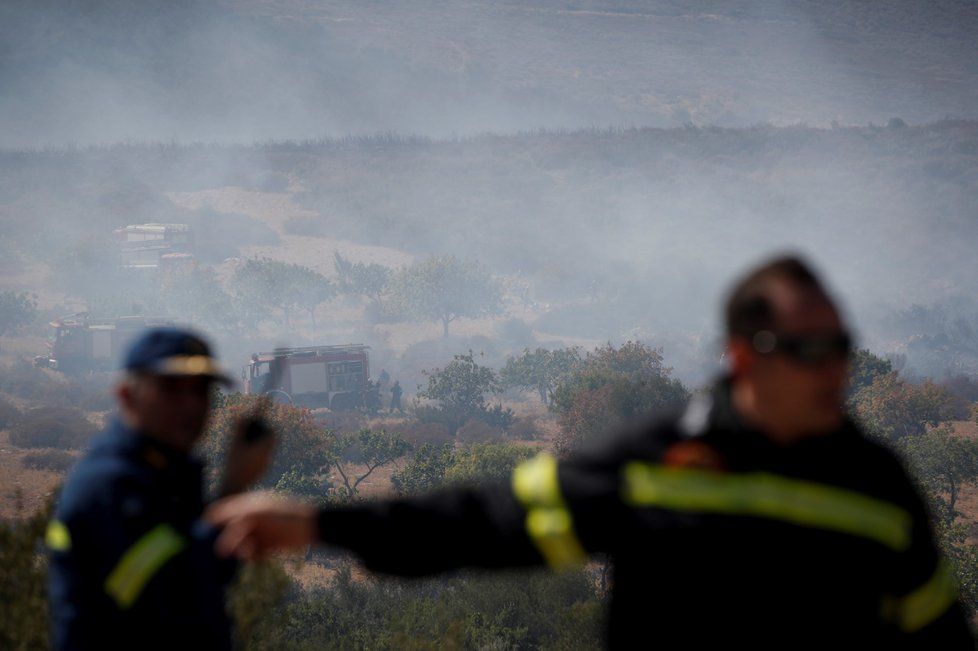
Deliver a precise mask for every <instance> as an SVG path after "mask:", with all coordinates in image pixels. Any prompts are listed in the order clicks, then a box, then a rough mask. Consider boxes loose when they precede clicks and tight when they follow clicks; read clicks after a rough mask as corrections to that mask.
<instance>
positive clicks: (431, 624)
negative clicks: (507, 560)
mask: <svg viewBox="0 0 978 651" xmlns="http://www.w3.org/2000/svg"><path fill="white" fill-rule="evenodd" d="M250 583H251V584H253V585H248V584H243V585H242V587H241V588H239V591H238V595H237V597H236V600H237V601H236V603H242V602H245V603H250V604H253V607H251V608H249V609H247V610H245V609H243V608H241V607H237V608H235V612H238V611H245V612H246V614H247V615H248V616H247V617H244V618H238V621H244V622H245V623H249V622H253V623H255V624H253V625H252V626H250V627H248V628H245V627H239V633H241V632H244V630H250V631H251V635H250V636H248V637H246V638H239V641H240V642H243V643H244V645H245V648H288V649H318V648H323V647H324V646H325V647H328V648H334V649H442V648H445V649H548V648H549V649H557V648H560V649H594V648H600V647H601V644H602V636H601V630H602V623H603V618H604V608H603V604H602V600H601V597H600V596H599V595H598V594H597V591H596V590H595V587H594V585H595V581H594V579H593V577H592V576H591V574H590V573H589V571H587V570H579V571H574V572H565V573H561V574H551V573H547V572H542V571H536V572H526V571H523V572H507V573H494V574H477V573H464V574H462V575H459V576H456V577H453V578H445V577H437V578H431V579H425V580H414V581H403V580H393V579H382V580H377V579H365V580H361V579H357V578H355V577H354V575H353V571H352V567H351V566H350V564H349V563H344V564H343V565H341V566H340V568H339V571H338V572H337V573H336V574H335V575H334V577H333V579H332V582H331V583H330V585H329V586H327V587H325V588H317V589H314V590H311V591H309V592H303V591H299V590H292V592H291V594H290V595H289V597H288V598H287V601H286V603H285V604H284V605H282V606H278V607H275V605H274V604H275V600H274V599H272V598H270V596H271V595H274V594H282V592H283V589H282V582H281V574H280V575H279V577H278V580H275V579H274V578H265V580H263V581H261V582H257V581H254V579H252V580H251V582H250ZM256 606H257V607H256ZM263 618H264V619H263ZM265 620H270V621H273V622H275V625H269V624H268V621H265Z"/></svg>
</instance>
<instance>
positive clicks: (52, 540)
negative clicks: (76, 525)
mask: <svg viewBox="0 0 978 651" xmlns="http://www.w3.org/2000/svg"><path fill="white" fill-rule="evenodd" d="M44 542H45V543H46V544H47V546H48V548H49V549H52V550H54V551H56V552H66V551H68V550H69V549H71V534H70V533H68V527H66V526H65V525H64V523H63V522H59V521H58V520H51V521H50V522H48V530H47V531H46V532H45V534H44Z"/></svg>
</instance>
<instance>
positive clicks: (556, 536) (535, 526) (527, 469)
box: [512, 454, 587, 570]
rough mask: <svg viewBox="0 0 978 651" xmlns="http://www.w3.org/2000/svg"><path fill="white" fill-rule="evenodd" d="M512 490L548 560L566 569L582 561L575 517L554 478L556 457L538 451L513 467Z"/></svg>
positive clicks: (536, 541)
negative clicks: (532, 456) (527, 459)
mask: <svg viewBox="0 0 978 651" xmlns="http://www.w3.org/2000/svg"><path fill="white" fill-rule="evenodd" d="M512 485H513V494H514V495H516V498H517V499H518V500H519V501H520V503H522V504H523V506H524V507H525V508H526V530H527V533H528V534H529V535H530V539H531V540H533V543H534V544H535V545H536V547H537V549H538V550H539V551H540V555H541V556H543V558H544V560H546V561H547V564H548V565H549V566H550V567H552V568H554V569H558V570H561V569H567V568H570V567H574V566H578V565H582V564H584V562H585V561H586V560H587V553H586V552H585V551H584V547H583V546H582V545H581V543H580V541H579V540H578V539H577V535H576V534H575V533H574V519H573V517H571V513H570V510H569V509H568V508H567V505H566V504H564V499H563V497H562V496H561V494H560V483H559V481H558V480H557V460H556V459H555V458H554V457H552V456H550V455H549V454H539V455H537V456H536V457H534V458H533V459H530V460H529V461H525V462H523V463H521V464H520V465H518V466H517V467H516V469H515V470H514V471H513V477H512Z"/></svg>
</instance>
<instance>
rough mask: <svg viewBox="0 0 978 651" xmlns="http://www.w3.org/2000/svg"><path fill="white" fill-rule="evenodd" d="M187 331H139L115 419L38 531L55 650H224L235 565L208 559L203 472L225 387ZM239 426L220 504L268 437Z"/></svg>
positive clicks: (257, 463) (260, 465)
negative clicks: (200, 449)
mask: <svg viewBox="0 0 978 651" xmlns="http://www.w3.org/2000/svg"><path fill="white" fill-rule="evenodd" d="M228 381H229V380H228V378H227V376H226V375H225V374H224V373H223V371H221V370H220V369H219V368H218V366H217V363H216V362H215V360H214V358H213V356H212V355H211V352H210V348H209V347H208V345H207V344H206V343H205V342H204V341H203V340H202V339H200V338H199V337H198V336H196V335H195V334H193V333H190V332H186V331H183V330H177V329H172V328H161V329H155V330H150V331H149V332H147V333H146V334H145V335H143V336H142V337H141V338H139V339H138V340H137V341H136V342H134V344H133V346H132V348H131V350H130V351H129V353H128V355H127V357H126V360H125V377H124V378H123V380H122V381H121V382H120V383H119V385H118V386H117V387H116V390H115V392H116V398H117V399H118V403H119V413H118V416H117V417H115V418H114V419H113V420H112V422H111V424H110V425H109V427H108V428H107V430H106V431H105V433H104V434H103V435H102V436H101V437H99V438H98V439H96V441H95V442H94V444H93V445H92V448H91V449H90V450H89V451H88V453H87V454H86V455H85V457H84V458H83V459H82V460H81V461H79V463H78V465H77V466H75V469H74V470H73V471H72V473H71V475H70V477H69V478H68V481H67V483H66V484H65V486H64V489H63V490H62V492H61V496H60V499H59V500H58V504H57V507H56V509H55V514H54V519H53V520H52V521H51V522H50V524H49V526H48V531H47V536H46V540H47V546H48V548H49V550H50V573H49V581H50V585H49V588H50V601H51V617H52V625H53V646H54V648H55V649H123V648H127V649H128V648H132V649H166V650H168V651H172V650H173V649H191V648H194V649H196V648H206V649H229V648H231V629H230V623H229V621H228V618H227V615H226V614H225V611H224V603H225V594H224V591H225V587H226V586H227V584H228V581H229V580H230V579H231V576H232V573H233V571H234V565H233V564H229V563H227V562H226V561H222V560H219V559H218V558H217V557H216V556H215V555H214V553H213V546H214V538H215V537H216V531H215V530H214V529H213V528H212V527H211V526H209V525H207V524H206V523H205V522H204V521H203V520H202V519H201V515H202V513H203V510H204V497H203V494H202V490H203V475H202V470H203V468H202V466H201V464H200V463H199V462H198V461H196V460H195V458H194V457H193V456H192V455H191V450H192V448H193V446H194V444H195V443H196V442H197V440H198V439H199V438H200V436H201V435H202V434H203V432H204V427H205V424H206V421H207V415H208V412H209V411H210V399H211V395H212V391H213V389H214V385H215V383H218V382H228ZM269 433H270V432H268V430H267V428H265V429H263V428H262V426H261V422H260V421H258V420H254V419H253V420H252V421H250V422H247V423H241V424H240V427H239V431H238V432H237V434H236V436H235V437H234V439H233V441H232V443H231V447H230V449H229V452H228V460H227V465H226V467H225V469H224V474H223V476H224V481H223V486H222V489H221V494H222V495H232V494H234V493H237V492H239V491H241V490H244V489H245V488H247V487H248V486H249V485H251V483H252V482H253V481H255V480H256V479H258V478H259V477H260V476H261V475H262V474H263V473H264V471H265V468H266V467H267V465H268V461H269V457H270V455H271V446H272V439H271V437H270V436H268V435H267V434H269Z"/></svg>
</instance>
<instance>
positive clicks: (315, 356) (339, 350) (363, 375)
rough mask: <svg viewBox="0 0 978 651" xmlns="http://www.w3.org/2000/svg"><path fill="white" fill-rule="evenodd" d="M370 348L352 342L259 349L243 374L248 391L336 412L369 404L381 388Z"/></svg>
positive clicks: (364, 406) (246, 390) (242, 377)
mask: <svg viewBox="0 0 978 651" xmlns="http://www.w3.org/2000/svg"><path fill="white" fill-rule="evenodd" d="M368 350H369V347H368V346H364V345H362V344H347V345H345V346H308V347H304V348H277V349H276V350H275V351H273V352H270V353H255V354H254V355H252V356H251V361H250V362H249V363H248V365H247V366H245V367H244V369H242V372H241V379H242V380H243V382H244V386H245V393H249V394H258V393H264V394H266V395H270V396H271V397H273V398H274V399H276V400H282V401H284V402H290V403H292V404H296V405H300V406H303V407H310V408H316V407H329V408H330V409H332V410H333V411H348V410H352V409H363V408H370V407H371V405H372V403H373V400H374V399H375V397H376V396H375V395H374V394H376V392H377V390H376V388H375V387H374V386H373V385H372V384H371V382H370V361H369V357H368V354H367V351H368ZM276 364H277V365H278V368H277V369H276V368H274V365H276ZM273 370H274V372H273Z"/></svg>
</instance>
